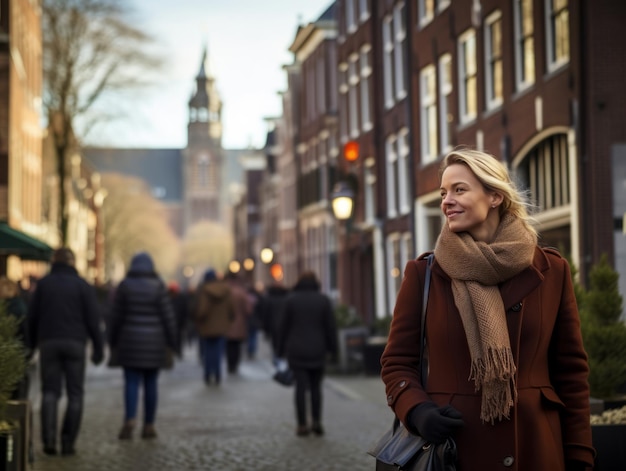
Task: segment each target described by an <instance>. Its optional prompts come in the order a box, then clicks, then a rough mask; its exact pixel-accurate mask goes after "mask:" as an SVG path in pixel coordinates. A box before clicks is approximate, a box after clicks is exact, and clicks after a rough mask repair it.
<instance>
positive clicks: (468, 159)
mask: <svg viewBox="0 0 626 471" xmlns="http://www.w3.org/2000/svg"><path fill="white" fill-rule="evenodd" d="M454 164H461V165H465V166H466V167H467V168H469V169H470V170H471V172H472V173H473V174H474V175H475V176H476V178H478V180H479V181H480V183H481V184H482V185H483V187H484V188H485V190H486V191H493V192H495V193H498V194H499V195H502V198H503V199H502V204H501V205H500V207H499V210H500V215H503V214H505V213H510V214H512V215H513V216H515V217H517V218H518V219H520V220H521V221H522V222H523V223H524V225H525V226H526V228H527V229H528V230H529V231H530V232H531V233H532V234H534V235H537V230H536V229H535V228H534V227H533V222H534V221H533V218H532V217H531V216H530V213H529V209H530V208H531V207H532V205H531V204H530V202H529V201H528V198H527V196H526V193H524V192H522V191H520V190H519V189H518V188H517V185H516V184H515V182H513V180H512V179H511V176H510V175H509V171H508V170H507V168H506V167H505V166H504V164H502V162H500V161H499V160H498V159H496V158H495V157H494V156H493V155H491V154H487V153H486V152H482V151H479V150H475V149H468V148H460V149H455V150H453V151H452V152H450V153H449V154H448V155H446V156H445V157H444V158H443V161H442V162H441V167H440V168H439V181H441V177H442V175H443V172H444V170H445V169H446V168H448V167H449V166H450V165H454Z"/></svg>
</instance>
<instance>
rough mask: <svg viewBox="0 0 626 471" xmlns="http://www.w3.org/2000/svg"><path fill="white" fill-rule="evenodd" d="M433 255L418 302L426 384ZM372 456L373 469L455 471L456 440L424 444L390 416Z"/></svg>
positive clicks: (384, 470)
mask: <svg viewBox="0 0 626 471" xmlns="http://www.w3.org/2000/svg"><path fill="white" fill-rule="evenodd" d="M434 258H435V256H434V255H433V254H430V255H429V256H428V259H427V264H426V276H425V279H424V296H423V302H422V318H421V326H422V331H421V332H422V335H421V338H420V369H421V373H422V374H421V377H422V385H425V384H426V376H427V374H428V365H427V360H426V358H425V356H424V354H425V353H424V352H425V344H426V331H425V329H426V307H427V305H428V293H429V291H430V278H431V265H432V263H433V260H434ZM368 454H370V455H372V456H373V457H375V458H376V471H399V470H400V471H455V470H456V456H457V453H456V443H455V442H454V440H453V439H452V438H448V439H447V440H446V441H445V442H444V443H442V444H440V445H433V444H430V443H428V442H427V441H426V440H424V438H422V437H420V436H419V435H416V434H413V433H411V432H409V431H408V430H407V429H406V428H405V427H404V426H403V425H402V423H401V422H400V420H398V418H397V417H394V420H393V425H392V426H391V428H390V429H389V430H387V432H385V434H384V435H383V436H382V437H380V439H379V440H378V441H377V442H376V444H375V445H374V446H373V447H372V448H371V449H370V450H369V451H368Z"/></svg>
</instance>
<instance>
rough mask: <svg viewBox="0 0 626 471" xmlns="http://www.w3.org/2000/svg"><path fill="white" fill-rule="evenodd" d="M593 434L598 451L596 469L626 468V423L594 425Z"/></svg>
mask: <svg viewBox="0 0 626 471" xmlns="http://www.w3.org/2000/svg"><path fill="white" fill-rule="evenodd" d="M591 434H592V437H593V446H594V448H595V449H596V452H597V456H596V464H595V467H594V468H593V469H594V471H624V470H626V446H624V445H625V444H626V424H619V425H592V426H591Z"/></svg>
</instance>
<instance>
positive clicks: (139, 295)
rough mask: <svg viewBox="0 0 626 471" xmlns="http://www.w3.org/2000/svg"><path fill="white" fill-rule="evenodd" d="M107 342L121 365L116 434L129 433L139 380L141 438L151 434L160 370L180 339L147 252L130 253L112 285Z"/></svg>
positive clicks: (168, 365) (169, 360) (124, 436)
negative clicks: (115, 284)
mask: <svg viewBox="0 0 626 471" xmlns="http://www.w3.org/2000/svg"><path fill="white" fill-rule="evenodd" d="M109 342H110V345H111V352H112V354H113V355H115V356H116V363H117V364H119V366H121V367H122V368H123V370H124V424H123V426H122V429H121V430H120V433H119V435H118V438H119V439H120V440H128V439H130V438H132V436H133V431H134V428H135V425H136V423H137V415H138V413H137V412H138V405H139V404H138V403H139V391H140V389H141V388H142V386H143V428H142V432H141V438H148V439H150V438H156V436H157V433H156V429H155V421H156V413H157V406H158V377H159V371H160V370H161V369H163V368H171V366H172V362H173V355H174V354H175V353H179V350H178V349H179V345H178V343H177V342H178V335H177V332H176V318H175V315H174V310H173V308H172V304H171V302H170V298H169V295H168V293H167V287H166V286H165V283H164V282H163V281H162V280H161V278H160V277H159V275H158V274H157V272H156V271H155V267H154V262H153V261H152V257H151V256H150V254H148V253H146V252H140V253H138V254H136V255H135V256H133V258H132V260H131V263H130V268H129V270H128V272H127V273H126V276H125V278H124V279H123V280H122V281H121V282H120V284H119V286H118V287H117V290H116V291H115V298H114V301H113V312H112V315H111V330H110V332H109Z"/></svg>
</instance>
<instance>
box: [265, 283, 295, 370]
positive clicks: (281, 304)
mask: <svg viewBox="0 0 626 471" xmlns="http://www.w3.org/2000/svg"><path fill="white" fill-rule="evenodd" d="M288 294H289V290H288V289H287V288H286V287H285V286H284V285H283V284H282V283H281V282H278V281H277V282H275V283H274V284H272V285H271V286H269V287H268V288H267V291H266V293H265V295H264V296H263V297H262V298H261V301H260V302H259V304H260V307H259V311H260V313H259V317H260V318H261V326H262V329H263V333H264V334H265V337H266V338H267V339H269V341H270V343H271V346H272V363H273V364H274V365H276V364H277V362H278V358H279V357H278V335H279V328H280V322H281V320H282V318H283V311H284V309H285V302H286V301H287V295H288Z"/></svg>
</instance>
